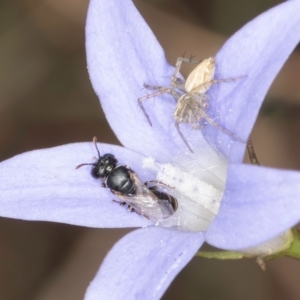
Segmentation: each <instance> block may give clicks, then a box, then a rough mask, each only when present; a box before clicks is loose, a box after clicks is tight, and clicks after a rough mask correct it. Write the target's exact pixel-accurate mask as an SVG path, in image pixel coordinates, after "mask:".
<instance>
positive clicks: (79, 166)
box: [75, 164, 93, 169]
mask: <svg viewBox="0 0 300 300" xmlns="http://www.w3.org/2000/svg"><path fill="white" fill-rule="evenodd" d="M92 165H93V164H80V165H78V166H77V167H76V168H75V169H79V168H81V167H82V166H92Z"/></svg>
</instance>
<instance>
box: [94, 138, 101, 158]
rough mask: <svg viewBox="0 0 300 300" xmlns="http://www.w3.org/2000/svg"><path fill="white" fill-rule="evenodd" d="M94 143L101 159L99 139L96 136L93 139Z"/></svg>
mask: <svg viewBox="0 0 300 300" xmlns="http://www.w3.org/2000/svg"><path fill="white" fill-rule="evenodd" d="M93 143H94V145H95V147H96V150H97V152H98V156H99V158H100V151H99V149H98V146H97V137H96V136H94V137H93Z"/></svg>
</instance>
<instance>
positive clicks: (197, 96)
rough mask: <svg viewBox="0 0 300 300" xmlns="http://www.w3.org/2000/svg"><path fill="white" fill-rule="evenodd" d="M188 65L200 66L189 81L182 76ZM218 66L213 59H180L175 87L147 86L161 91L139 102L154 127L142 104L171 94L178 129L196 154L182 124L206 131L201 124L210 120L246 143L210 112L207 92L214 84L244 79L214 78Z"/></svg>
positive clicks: (220, 128)
mask: <svg viewBox="0 0 300 300" xmlns="http://www.w3.org/2000/svg"><path fill="white" fill-rule="evenodd" d="M184 62H185V63H194V64H198V65H197V66H196V68H195V69H194V70H193V71H192V72H191V73H190V74H189V76H188V77H187V79H186V80H185V81H184V80H182V79H181V78H179V77H178V76H179V72H180V69H181V66H182V63H184ZM215 64H216V61H215V58H213V57H209V58H207V59H205V60H203V61H199V60H194V59H192V58H184V57H179V58H178V59H177V61H176V65H175V71H174V74H173V76H172V79H171V87H165V86H150V85H145V87H146V88H147V89H151V90H157V92H155V93H152V94H149V95H146V96H144V97H141V98H139V99H138V103H139V105H140V107H141V109H142V111H143V113H144V114H145V116H146V118H147V120H148V122H149V124H150V125H151V126H152V122H151V120H150V117H149V115H148V113H147V112H146V110H145V108H144V106H143V104H142V102H143V101H144V100H146V99H149V98H152V97H155V96H158V95H161V94H165V93H168V94H171V95H172V96H173V97H174V99H175V101H176V103H177V104H176V108H175V110H174V113H173V116H174V118H175V126H176V129H177V131H178V133H179V135H180V137H181V138H182V140H183V142H184V143H185V144H186V146H187V147H188V148H189V150H190V151H191V152H193V150H192V149H191V147H190V145H189V144H188V142H187V140H186V139H185V137H184V135H183V134H182V132H181V130H180V128H179V124H180V123H187V124H191V125H192V127H193V128H194V129H202V128H203V127H204V126H205V125H206V124H205V123H202V124H201V122H202V121H203V120H206V122H207V123H209V124H210V125H212V126H214V127H216V128H218V129H219V130H221V131H222V132H225V133H226V134H229V135H231V136H233V137H235V138H236V139H237V140H239V141H242V140H241V139H240V138H238V137H236V136H235V135H234V133H232V132H231V131H229V130H227V129H226V128H224V127H222V126H221V125H219V124H217V123H216V122H215V121H214V120H213V119H212V118H211V117H210V116H209V115H208V114H207V112H206V109H207V108H208V95H207V94H205V93H206V92H207V91H208V90H209V88H210V87H211V86H212V85H213V84H215V83H218V82H228V81H232V80H236V79H238V78H241V77H244V76H240V77H236V78H229V79H214V75H215ZM242 142H244V141H242Z"/></svg>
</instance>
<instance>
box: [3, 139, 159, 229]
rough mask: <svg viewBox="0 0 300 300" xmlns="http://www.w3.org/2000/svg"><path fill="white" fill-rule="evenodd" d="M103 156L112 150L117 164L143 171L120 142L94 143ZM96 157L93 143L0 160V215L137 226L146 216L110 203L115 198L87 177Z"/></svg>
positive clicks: (139, 159)
mask: <svg viewBox="0 0 300 300" xmlns="http://www.w3.org/2000/svg"><path fill="white" fill-rule="evenodd" d="M98 146H99V149H100V151H101V153H102V154H104V153H107V152H108V153H112V154H114V155H115V156H116V157H117V159H119V162H120V164H125V165H126V164H127V165H129V166H130V167H132V169H133V170H135V171H136V172H138V173H139V175H140V178H141V180H143V181H146V180H152V179H153V178H154V175H153V174H152V173H151V172H147V174H144V173H145V172H142V168H141V164H142V159H143V157H142V156H140V155H138V154H137V153H134V152H131V151H129V150H126V149H124V148H122V147H119V146H112V145H106V144H99V145H98ZM95 156H97V153H96V150H95V147H94V145H93V143H92V142H90V143H78V144H69V145H65V146H60V147H55V148H50V149H43V150H36V151H31V152H27V153H24V154H21V155H18V156H15V157H13V158H11V159H8V160H6V161H4V162H2V163H1V164H0V190H1V194H0V215H1V216H3V217H10V218H18V219H24V220H43V221H53V222H63V223H69V224H76V225H83V226H90V227H140V226H147V225H149V224H151V225H152V223H150V222H149V221H148V220H147V219H145V218H143V217H141V216H139V215H137V214H136V213H131V212H128V211H127V210H126V209H125V208H124V207H121V206H120V205H118V204H117V203H114V202H112V199H116V197H115V196H113V194H112V193H111V192H110V191H109V189H105V188H102V187H101V181H100V180H98V179H94V178H92V177H91V175H90V170H91V166H83V167H82V168H80V169H78V170H76V169H75V167H76V166H77V165H79V164H81V163H92V162H94V160H93V157H95Z"/></svg>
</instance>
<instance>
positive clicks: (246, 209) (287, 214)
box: [206, 165, 300, 250]
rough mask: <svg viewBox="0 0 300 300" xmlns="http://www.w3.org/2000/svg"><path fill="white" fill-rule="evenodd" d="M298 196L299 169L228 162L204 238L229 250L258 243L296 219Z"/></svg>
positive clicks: (299, 215) (299, 214)
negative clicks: (218, 201) (217, 207)
mask: <svg viewBox="0 0 300 300" xmlns="http://www.w3.org/2000/svg"><path fill="white" fill-rule="evenodd" d="M299 199H300V173H299V172H295V171H285V170H282V171H280V170H276V169H271V168H265V167H257V166H251V165H230V166H229V170H228V180H227V185H226V191H225V196H224V198H223V200H222V202H221V208H220V211H219V213H218V214H217V216H216V218H215V219H214V220H213V222H212V224H211V226H210V228H209V230H208V231H207V234H206V240H207V242H208V243H210V244H211V245H213V246H216V247H219V248H224V249H233V250H237V249H242V248H247V247H252V246H256V245H258V244H261V243H263V242H265V241H267V240H269V239H271V238H273V237H275V236H277V235H279V234H280V233H282V232H284V231H285V230H287V229H289V228H290V227H292V226H293V225H295V224H296V223H298V222H299V220H300V201H299Z"/></svg>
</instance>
